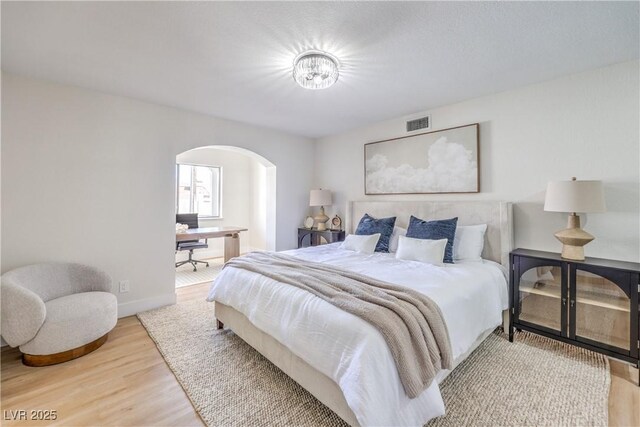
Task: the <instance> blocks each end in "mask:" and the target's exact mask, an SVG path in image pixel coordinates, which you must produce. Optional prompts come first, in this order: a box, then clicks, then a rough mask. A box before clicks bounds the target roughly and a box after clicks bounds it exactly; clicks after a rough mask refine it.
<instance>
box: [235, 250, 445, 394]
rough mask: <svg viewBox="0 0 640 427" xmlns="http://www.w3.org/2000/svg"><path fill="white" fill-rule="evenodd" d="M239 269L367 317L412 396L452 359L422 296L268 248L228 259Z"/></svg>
mask: <svg viewBox="0 0 640 427" xmlns="http://www.w3.org/2000/svg"><path fill="white" fill-rule="evenodd" d="M227 267H233V268H239V269H243V270H247V271H251V272H254V273H258V274H261V275H263V276H266V277H269V278H271V279H273V280H276V281H278V282H282V283H286V284H288V285H291V286H295V287H297V288H300V289H303V290H305V291H308V292H311V293H312V294H313V295H315V296H317V297H319V298H322V299H323V300H325V301H327V302H328V303H330V304H333V305H334V306H336V307H338V308H340V309H342V310H344V311H347V312H349V313H351V314H354V315H356V316H358V317H360V318H362V319H363V320H365V321H367V322H369V323H370V324H372V325H373V326H375V327H376V329H378V331H380V333H381V334H382V336H383V337H384V339H385V341H386V342H387V345H388V346H389V349H390V350H391V354H392V355H393V358H394V360H395V363H396V367H397V368H398V373H399V375H400V381H401V382H402V385H403V386H404V390H405V392H406V393H407V396H409V397H410V398H412V399H413V398H415V397H417V396H418V395H419V394H420V393H421V392H422V391H424V390H425V389H426V388H427V387H428V386H429V385H430V384H431V382H432V381H433V379H434V377H435V375H436V373H437V372H438V371H439V370H440V369H450V368H451V366H452V363H453V357H452V352H451V343H450V341H449V333H448V331H447V325H446V324H445V322H444V319H443V318H442V313H441V312H440V308H439V307H438V306H437V305H436V304H435V303H434V302H433V301H432V300H431V299H430V298H429V297H427V296H426V295H424V294H421V293H420V292H417V291H415V290H413V289H410V288H407V287H404V286H398V285H393V284H391V283H387V282H383V281H380V280H376V279H373V278H371V277H368V276H365V275H363V274H359V273H354V272H352V271H348V270H344V269H341V268H338V267H334V266H331V265H327V264H321V263H316V262H309V261H304V260H301V259H299V258H295V257H292V256H289V255H283V254H278V253H272V252H252V253H250V254H248V255H245V256H242V257H238V258H233V259H231V260H230V261H229V262H227V263H226V265H225V268H227Z"/></svg>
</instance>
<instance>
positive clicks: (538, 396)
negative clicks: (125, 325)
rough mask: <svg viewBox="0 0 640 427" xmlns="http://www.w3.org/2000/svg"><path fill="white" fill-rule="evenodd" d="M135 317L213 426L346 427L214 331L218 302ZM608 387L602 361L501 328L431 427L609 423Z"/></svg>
mask: <svg viewBox="0 0 640 427" xmlns="http://www.w3.org/2000/svg"><path fill="white" fill-rule="evenodd" d="M138 317H139V318H140V321H141V322H142V324H143V325H144V327H145V328H146V329H147V331H148V332H149V335H150V336H151V338H152V339H153V340H154V341H155V343H156V345H157V346H158V349H159V350H160V353H162V355H163V357H164V359H165V360H166V362H167V364H168V365H169V367H170V368H171V370H172V371H173V372H174V373H175V376H176V378H177V379H178V381H179V382H180V384H181V385H182V387H183V388H184V390H185V391H186V393H187V395H188V396H189V398H190V399H191V401H192V402H193V405H194V407H195V409H196V411H198V413H199V414H200V416H201V418H202V419H203V420H204V422H205V423H206V424H207V425H209V426H232V425H233V426H284V425H298V426H300V425H305V426H312V425H313V426H344V425H346V424H345V423H344V422H343V421H342V420H341V419H340V418H339V417H338V416H337V415H335V414H334V413H333V412H332V411H331V410H329V409H328V408H327V407H325V406H324V405H323V404H322V403H320V402H319V401H318V400H316V399H315V398H314V397H313V396H312V395H311V394H309V393H308V392H307V391H306V390H304V389H303V388H302V387H300V386H299V385H298V384H297V383H296V382H294V381H293V380H291V379H290V378H289V377H288V376H287V375H285V374H284V373H283V372H282V371H280V370H279V369H278V368H277V367H275V366H274V365H273V364H271V362H269V361H268V360H267V359H265V358H264V357H263V356H261V355H260V354H259V353H258V352H257V351H255V350H254V349H253V348H251V347H250V346H249V345H248V344H246V343H245V342H244V341H242V339H240V338H239V337H237V336H236V335H235V334H234V333H233V332H231V331H229V330H223V331H218V330H216V328H215V317H214V313H213V304H212V303H207V302H205V301H190V302H185V303H180V304H177V305H173V306H169V307H164V308H160V309H157V310H152V311H148V312H145V313H140V314H138ZM610 381H611V378H610V376H609V364H608V361H607V359H606V358H605V357H604V356H601V355H599V354H596V353H592V352H589V351H586V350H582V349H579V348H577V347H573V346H569V345H566V344H563V343H559V342H556V341H553V340H549V339H546V338H543V337H538V336H536V335H533V334H528V333H526V332H521V333H518V334H517V335H516V341H515V342H514V343H510V342H509V341H508V340H507V338H506V337H505V335H504V334H501V333H498V332H496V333H494V334H492V335H490V336H489V337H488V338H487V339H486V340H485V341H484V342H483V343H482V344H481V345H480V346H479V347H478V349H476V350H475V351H474V352H473V353H472V354H471V355H470V356H469V357H468V358H467V360H465V361H464V362H463V363H462V364H461V365H460V366H458V367H457V368H456V369H455V370H454V372H453V373H452V374H451V375H449V377H448V378H447V379H445V381H444V382H443V384H441V390H442V395H443V397H444V401H445V405H446V410H447V414H446V415H445V416H443V417H440V418H437V419H435V420H432V421H431V422H430V423H429V424H428V426H430V427H431V426H456V427H458V426H568V425H575V426H606V425H607V418H608V413H607V410H608V396H609V383H610Z"/></svg>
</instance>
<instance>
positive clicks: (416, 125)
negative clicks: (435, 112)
mask: <svg viewBox="0 0 640 427" xmlns="http://www.w3.org/2000/svg"><path fill="white" fill-rule="evenodd" d="M429 128H431V116H425V117H420V118H419V119H415V120H409V121H408V122H407V132H414V131H417V130H421V129H429Z"/></svg>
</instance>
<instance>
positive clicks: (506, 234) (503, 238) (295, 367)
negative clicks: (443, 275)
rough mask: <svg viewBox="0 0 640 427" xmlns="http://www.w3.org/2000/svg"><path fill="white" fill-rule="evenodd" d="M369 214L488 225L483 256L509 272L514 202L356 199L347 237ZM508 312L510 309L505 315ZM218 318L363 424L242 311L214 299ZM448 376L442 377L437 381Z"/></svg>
mask: <svg viewBox="0 0 640 427" xmlns="http://www.w3.org/2000/svg"><path fill="white" fill-rule="evenodd" d="M365 213H368V214H369V215H371V216H374V217H376V218H380V217H388V216H396V217H397V219H396V225H398V226H399V227H404V228H406V227H407V224H408V222H409V217H410V215H414V216H416V217H419V218H422V219H445V218H452V217H455V216H457V217H458V224H459V225H474V224H487V233H486V237H485V246H484V251H483V253H482V255H483V258H485V259H489V260H492V261H496V262H498V263H500V264H502V265H504V266H505V267H507V268H508V265H509V252H510V251H511V249H512V247H513V220H512V207H511V203H506V202H492V201H478V202H468V201H465V202H451V201H450V202H433V201H409V202H401V201H393V202H389V201H357V202H349V203H348V206H347V217H346V223H345V224H346V228H345V230H346V231H347V233H350V232H353V230H354V228H355V227H356V226H357V224H358V221H359V219H360V218H361V217H362V216H363V215H364V214H365ZM505 312H506V311H505ZM215 315H216V319H217V324H218V328H222V327H223V326H224V325H226V327H227V328H230V329H231V330H233V332H234V333H235V334H236V335H238V336H239V337H240V338H242V339H243V340H244V341H245V342H246V343H248V344H249V345H250V346H251V347H253V348H254V349H256V350H257V351H258V352H259V353H260V354H262V355H263V356H264V357H266V358H267V359H269V361H271V362H272V363H273V364H274V365H276V366H277V367H278V368H280V369H281V370H282V371H283V372H284V373H285V374H287V375H288V376H289V377H291V378H292V379H293V380H294V381H296V382H297V383H298V384H300V385H301V386H302V387H303V388H305V389H306V390H307V391H308V392H309V393H311V394H312V395H313V396H315V397H316V398H317V399H318V400H319V401H320V402H322V403H323V404H324V405H326V406H327V407H329V408H330V409H331V410H332V411H333V412H335V413H336V414H337V415H338V416H339V417H340V418H342V419H343V420H344V421H346V422H347V423H348V424H349V425H351V426H359V425H360V424H359V423H358V420H357V419H356V416H355V415H354V413H353V411H351V409H350V408H349V405H347V401H346V399H345V397H344V394H343V393H342V390H340V387H338V385H337V384H336V383H335V382H334V381H333V380H332V379H331V378H329V377H327V376H326V375H324V374H323V373H321V372H319V371H318V370H316V369H315V368H313V367H312V366H311V365H309V364H308V363H306V362H305V361H304V360H302V359H301V358H300V357H298V356H296V355H295V354H293V353H292V352H291V351H290V350H289V349H288V348H287V347H285V346H283V345H282V344H280V342H278V341H277V340H276V339H275V338H273V337H272V336H271V335H269V334H267V333H265V332H263V331H261V330H260V329H258V328H257V327H255V326H254V325H253V324H252V323H251V322H250V321H249V320H248V319H247V318H246V317H245V316H244V315H243V314H242V313H240V312H239V311H237V310H235V309H233V308H231V307H229V306H227V305H224V304H221V303H219V302H217V301H216V303H215ZM490 333H491V331H490V330H489V331H485V332H484V333H483V334H482V335H481V336H480V337H478V339H477V340H476V342H475V343H474V345H473V346H472V347H471V348H470V349H469V351H467V353H465V354H464V355H462V356H461V357H459V358H458V359H457V360H455V361H454V367H455V366H457V365H458V364H459V363H460V362H462V361H463V360H464V359H466V357H467V356H468V355H469V354H471V352H473V350H475V348H476V347H477V346H478V345H480V343H481V342H482V341H483V340H484V339H485V338H486V337H487V336H488V335H489V334H490ZM445 377H446V375H439V376H438V378H437V380H438V382H440V381H442V380H443V379H444V378H445Z"/></svg>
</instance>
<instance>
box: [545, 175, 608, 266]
mask: <svg viewBox="0 0 640 427" xmlns="http://www.w3.org/2000/svg"><path fill="white" fill-rule="evenodd" d="M544 210H545V211H548V212H569V221H568V224H567V228H566V229H564V230H560V231H558V232H557V233H555V234H554V236H556V239H558V240H560V242H562V258H565V259H571V260H575V261H583V260H584V245H586V244H587V243H589V242H590V241H592V240H593V239H594V238H595V237H593V236H592V235H591V234H589V233H587V232H586V231H584V230H583V229H581V228H580V217H579V216H578V215H577V214H576V212H583V213H592V212H605V211H606V207H605V204H604V192H603V191H602V182H601V181H578V180H576V178H575V177H573V178H571V181H555V182H550V183H549V184H548V185H547V194H546V197H545V199H544Z"/></svg>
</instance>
